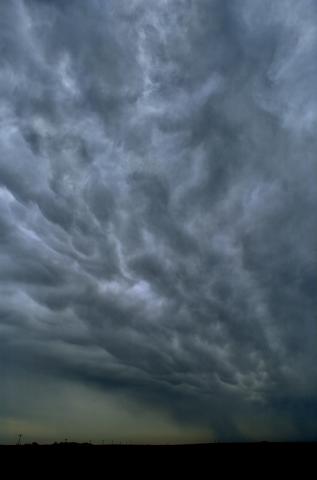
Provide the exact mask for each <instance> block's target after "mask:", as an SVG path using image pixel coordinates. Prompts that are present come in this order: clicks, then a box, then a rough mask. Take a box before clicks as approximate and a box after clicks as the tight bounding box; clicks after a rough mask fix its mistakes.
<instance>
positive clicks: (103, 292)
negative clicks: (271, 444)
mask: <svg viewBox="0 0 317 480" xmlns="http://www.w3.org/2000/svg"><path fill="white" fill-rule="evenodd" d="M316 16H317V11H316V6H315V4H314V2H313V1H312V0H303V1H302V2H300V4H299V3H298V2H296V1H295V0H294V1H293V0H285V1H280V2H274V1H273V0H265V1H263V0H241V1H238V0H237V1H223V0H221V1H220V0H219V1H218V0H213V1H211V0H208V1H207V0H198V1H196V2H194V1H190V0H175V1H172V0H170V1H168V0H164V1H163V0H160V1H154V0H153V1H144V0H134V1H129V2H128V1H123V0H122V1H114V0H113V1H112V0H109V1H101V0H99V1H97V0H93V1H89V2H88V1H83V0H81V1H76V2H75V1H67V2H62V1H53V0H52V1H48V0H47V1H44V0H42V1H39V0H37V1H35V0H32V1H31V0H30V1H26V0H25V1H22V0H15V1H3V2H1V5H0V19H1V20H0V32H1V33H0V46H1V58H0V62H1V63H0V89H1V104H0V115H1V129H0V137H1V139H0V185H1V186H0V199H1V202H0V245H1V247H0V281H1V286H0V292H1V293H0V295H1V305H0V310H1V326H0V335H1V342H2V347H1V364H2V366H1V370H2V371H3V372H4V373H5V374H6V375H7V376H9V377H10V378H12V381H13V382H14V377H15V375H16V373H15V372H16V371H17V370H19V369H23V368H24V369H28V370H29V371H32V372H34V373H35V372H36V371H39V372H41V373H43V372H44V373H45V372H46V373H47V374H49V373H53V374H54V375H55V376H57V377H59V378H63V379H68V378H69V379H70V378H75V379H77V380H78V379H79V380H80V381H82V382H84V383H87V382H88V383H90V382H91V383H92V384H94V385H97V386H99V387H101V388H103V389H104V390H105V391H109V390H112V389H116V390H120V391H124V392H125V394H126V395H127V396H128V397H129V396H131V398H137V399H139V400H140V401H142V402H145V404H151V405H159V406H160V407H163V408H165V409H168V410H169V411H171V412H172V414H173V415H174V416H175V417H176V418H178V420H180V421H181V422H188V421H191V422H194V423H196V424H197V425H204V426H206V425H207V426H208V427H210V429H211V430H212V431H213V432H215V436H216V437H218V438H223V439H226V438H257V435H258V436H259V437H260V438H263V437H266V438H303V439H306V438H313V437H314V436H316V428H317V418H316V414H315V410H316V408H317V389H316V385H317V382H316V380H317V378H316V368H315V365H316V361H317V358H316V357H317V342H316V339H317V327H316V307H317V305H316V298H317V291H316V267H317V252H316V234H317V224H316V219H315V208H314V207H315V206H316V203H317V187H316V185H317V170H316V159H315V152H316V140H315V136H314V132H315V129H316V123H317V89H316V86H315V84H316V81H315V77H316V71H317V67H316V61H315V53H316V49H317V31H316V27H315V24H316Z"/></svg>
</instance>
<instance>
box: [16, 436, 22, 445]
mask: <svg viewBox="0 0 317 480" xmlns="http://www.w3.org/2000/svg"><path fill="white" fill-rule="evenodd" d="M22 437H23V435H22V433H19V435H18V441H17V445H21V443H22Z"/></svg>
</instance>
